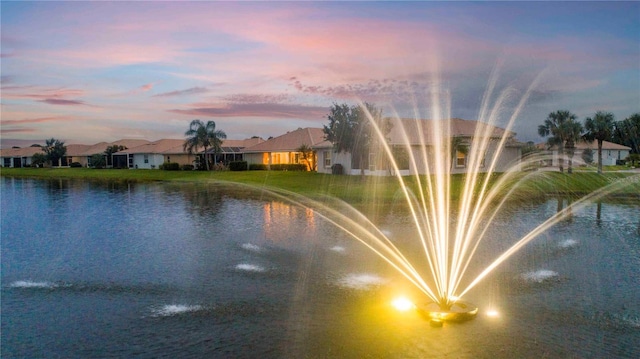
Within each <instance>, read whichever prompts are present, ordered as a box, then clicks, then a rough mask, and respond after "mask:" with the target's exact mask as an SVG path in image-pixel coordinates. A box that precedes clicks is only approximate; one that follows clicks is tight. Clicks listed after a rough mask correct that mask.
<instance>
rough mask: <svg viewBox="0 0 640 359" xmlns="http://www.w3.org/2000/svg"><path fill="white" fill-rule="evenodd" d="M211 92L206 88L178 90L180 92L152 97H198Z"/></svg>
mask: <svg viewBox="0 0 640 359" xmlns="http://www.w3.org/2000/svg"><path fill="white" fill-rule="evenodd" d="M206 92H209V90H207V89H206V88H204V87H192V88H189V89H186V90H178V91H171V92H164V93H160V94H157V95H153V96H152V97H172V96H183V95H197V94H201V93H206Z"/></svg>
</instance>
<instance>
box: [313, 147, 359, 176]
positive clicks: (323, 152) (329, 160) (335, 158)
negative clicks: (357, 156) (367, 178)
mask: <svg viewBox="0 0 640 359" xmlns="http://www.w3.org/2000/svg"><path fill="white" fill-rule="evenodd" d="M316 152H317V158H318V166H317V167H318V173H328V174H331V166H333V165H334V164H341V165H342V168H344V170H345V174H350V173H347V172H348V171H350V169H351V154H349V153H347V152H341V153H337V152H335V151H334V150H333V149H331V148H318V149H316ZM327 156H328V157H327ZM358 174H360V171H359V170H358Z"/></svg>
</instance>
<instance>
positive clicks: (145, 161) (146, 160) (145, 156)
mask: <svg viewBox="0 0 640 359" xmlns="http://www.w3.org/2000/svg"><path fill="white" fill-rule="evenodd" d="M144 163H149V155H144Z"/></svg>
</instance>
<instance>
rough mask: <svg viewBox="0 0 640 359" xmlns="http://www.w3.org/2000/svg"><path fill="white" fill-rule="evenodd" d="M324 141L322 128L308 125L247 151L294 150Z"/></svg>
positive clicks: (249, 148) (246, 150)
mask: <svg viewBox="0 0 640 359" xmlns="http://www.w3.org/2000/svg"><path fill="white" fill-rule="evenodd" d="M322 141H324V132H323V130H322V129H321V128H315V127H306V128H299V129H297V130H295V131H291V132H287V133H285V134H284V135H281V136H278V137H274V138H272V139H269V140H266V141H264V142H262V143H259V144H257V145H255V146H251V147H248V148H246V149H245V152H294V151H296V150H297V149H298V148H300V146H302V145H307V146H309V147H312V146H314V145H316V144H318V143H320V142H322Z"/></svg>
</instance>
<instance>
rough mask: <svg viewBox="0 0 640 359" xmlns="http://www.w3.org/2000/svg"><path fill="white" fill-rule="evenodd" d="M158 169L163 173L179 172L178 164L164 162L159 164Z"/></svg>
mask: <svg viewBox="0 0 640 359" xmlns="http://www.w3.org/2000/svg"><path fill="white" fill-rule="evenodd" d="M159 168H160V169H161V170H165V171H179V170H180V164H179V163H177V162H165V163H163V164H161V165H160V167H159Z"/></svg>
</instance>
